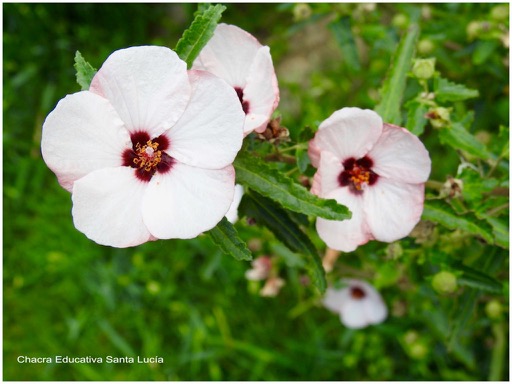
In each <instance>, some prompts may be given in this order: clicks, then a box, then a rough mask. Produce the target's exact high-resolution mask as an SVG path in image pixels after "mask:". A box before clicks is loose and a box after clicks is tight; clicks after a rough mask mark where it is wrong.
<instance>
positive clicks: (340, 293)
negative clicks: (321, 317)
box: [323, 279, 388, 329]
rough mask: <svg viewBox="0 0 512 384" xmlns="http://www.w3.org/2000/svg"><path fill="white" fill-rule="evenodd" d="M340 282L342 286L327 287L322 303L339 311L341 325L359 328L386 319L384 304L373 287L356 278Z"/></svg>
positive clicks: (386, 313)
mask: <svg viewBox="0 0 512 384" xmlns="http://www.w3.org/2000/svg"><path fill="white" fill-rule="evenodd" d="M341 283H342V284H343V285H344V287H342V288H339V289H336V288H327V291H326V293H325V296H324V299H323V304H324V306H325V307H326V308H328V309H329V310H331V311H333V312H336V313H339V315H340V319H341V322H342V323H343V325H345V326H346V327H347V328H353V329H359V328H364V327H367V326H369V325H372V324H379V323H382V322H383V321H384V320H385V319H386V317H387V315H388V310H387V308H386V304H385V303H384V301H383V300H382V297H381V296H380V294H379V292H377V291H376V290H375V288H373V287H372V286H371V285H370V284H368V283H366V282H364V281H361V280H356V279H343V280H341Z"/></svg>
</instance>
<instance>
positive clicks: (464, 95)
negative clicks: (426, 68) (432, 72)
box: [434, 77, 478, 102]
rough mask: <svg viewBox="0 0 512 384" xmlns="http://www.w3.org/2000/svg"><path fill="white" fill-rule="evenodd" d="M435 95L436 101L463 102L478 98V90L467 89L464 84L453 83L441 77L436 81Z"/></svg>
mask: <svg viewBox="0 0 512 384" xmlns="http://www.w3.org/2000/svg"><path fill="white" fill-rule="evenodd" d="M434 93H435V97H436V100H439V101H440V102H446V101H462V100H466V99H471V98H474V97H478V91H477V90H475V89H469V88H466V87H465V86H464V85H462V84H455V83H452V82H450V81H448V80H446V79H443V78H441V77H438V78H436V79H434Z"/></svg>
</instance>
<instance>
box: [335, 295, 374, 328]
mask: <svg viewBox="0 0 512 384" xmlns="http://www.w3.org/2000/svg"><path fill="white" fill-rule="evenodd" d="M340 319H341V322H342V323H343V325H344V326H345V327H347V328H351V329H361V328H364V327H367V326H368V325H369V324H370V322H369V321H368V317H367V315H366V311H365V303H364V300H350V301H349V302H347V304H345V305H344V306H343V309H342V310H341V312H340Z"/></svg>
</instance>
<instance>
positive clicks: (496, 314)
mask: <svg viewBox="0 0 512 384" xmlns="http://www.w3.org/2000/svg"><path fill="white" fill-rule="evenodd" d="M485 313H486V314H487V316H489V318H490V319H493V320H497V319H499V318H500V317H501V314H502V313H503V307H502V305H501V303H500V302H499V301H498V300H491V301H489V302H488V303H487V305H486V306H485Z"/></svg>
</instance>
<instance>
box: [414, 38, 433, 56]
mask: <svg viewBox="0 0 512 384" xmlns="http://www.w3.org/2000/svg"><path fill="white" fill-rule="evenodd" d="M435 47H436V46H435V44H434V43H433V42H432V40H430V39H422V40H420V41H419V42H418V53H419V54H420V55H429V54H431V53H432V51H433V50H434V48H435Z"/></svg>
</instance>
